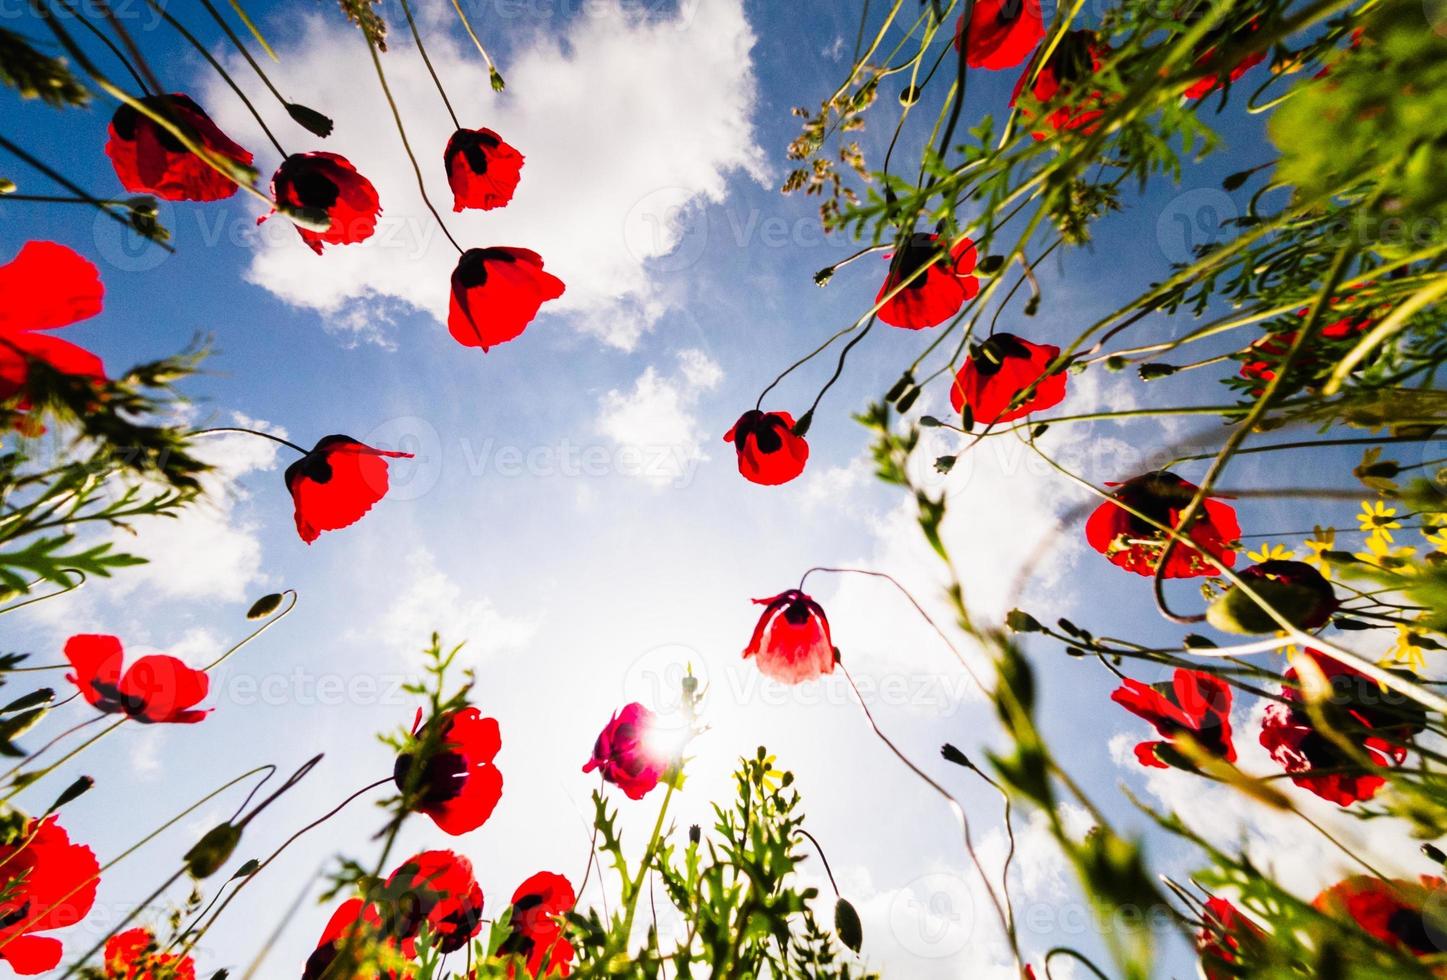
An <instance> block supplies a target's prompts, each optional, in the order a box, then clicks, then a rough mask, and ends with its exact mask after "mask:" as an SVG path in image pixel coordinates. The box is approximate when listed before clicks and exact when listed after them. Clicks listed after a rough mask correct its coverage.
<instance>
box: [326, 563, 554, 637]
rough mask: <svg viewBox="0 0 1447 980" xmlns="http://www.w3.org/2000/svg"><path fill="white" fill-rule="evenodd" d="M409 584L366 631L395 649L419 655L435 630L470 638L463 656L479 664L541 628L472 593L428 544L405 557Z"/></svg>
mask: <svg viewBox="0 0 1447 980" xmlns="http://www.w3.org/2000/svg"><path fill="white" fill-rule="evenodd" d="M400 577H401V578H402V580H404V581H406V582H407V583H409V584H408V586H407V588H406V589H405V590H403V591H402V593H401V594H400V595H399V596H398V597H397V599H396V600H395V601H394V602H393V603H392V605H391V607H390V608H389V609H388V610H387V611H386V613H384V614H383V615H382V617H381V618H380V619H379V620H378V621H377V623H376V624H375V625H374V626H373V627H372V628H370V629H368V630H367V631H366V632H365V634H353V638H357V637H358V636H362V635H364V636H365V638H366V639H367V640H368V641H369V642H370V641H373V640H380V641H381V642H382V643H383V644H384V645H386V646H387V647H389V648H391V649H392V650H393V651H395V652H397V653H399V654H403V655H409V656H415V654H416V653H417V651H419V650H421V649H422V647H423V646H424V644H426V642H427V637H428V636H429V635H431V634H432V633H433V632H434V631H435V632H437V633H438V634H439V635H441V637H442V640H443V642H444V643H461V642H462V641H464V640H465V641H467V645H466V647H464V648H463V655H462V659H463V660H465V661H466V662H468V663H470V664H476V663H478V662H480V661H481V660H483V659H485V658H487V657H488V656H491V655H492V654H495V653H498V652H501V651H503V650H512V649H516V648H518V647H521V646H524V645H525V644H527V642H528V641H529V640H531V639H532V637H533V634H534V633H536V632H537V628H538V624H537V623H536V622H533V621H530V620H525V619H518V618H513V617H510V616H506V615H504V614H502V613H500V612H498V610H497V608H496V607H495V606H494V605H493V604H492V602H491V601H490V600H489V599H486V598H482V597H470V596H468V595H466V594H465V593H464V591H463V588H462V586H461V585H459V584H458V583H457V582H456V581H455V580H454V579H453V578H451V577H450V576H449V575H448V574H447V573H446V572H444V571H442V570H441V569H440V568H438V567H437V559H436V558H435V556H434V555H433V554H432V553H431V552H430V551H428V550H427V549H425V548H417V549H415V550H414V551H413V552H412V553H411V554H410V555H408V556H407V559H406V562H405V566H404V571H403V574H402V575H401V576H400Z"/></svg>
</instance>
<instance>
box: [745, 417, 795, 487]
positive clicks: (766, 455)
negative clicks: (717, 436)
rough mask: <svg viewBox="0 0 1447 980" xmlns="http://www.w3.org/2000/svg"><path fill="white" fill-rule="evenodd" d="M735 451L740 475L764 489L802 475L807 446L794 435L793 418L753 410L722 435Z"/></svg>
mask: <svg viewBox="0 0 1447 980" xmlns="http://www.w3.org/2000/svg"><path fill="white" fill-rule="evenodd" d="M724 442H731V443H733V445H734V448H735V449H736V450H737V451H738V456H739V473H740V474H742V475H743V477H744V479H746V480H748V481H749V482H750V483H758V484H762V485H763V486H766V487H773V486H778V485H779V484H781V483H788V482H789V481H790V480H792V479H794V477H796V476H798V475H799V474H800V473H802V472H804V464H805V463H807V462H808V461H809V444H808V443H807V442H805V441H804V437H803V436H796V435H794V416H792V415H790V414H789V413H788V412H760V411H758V410H757V409H753V410H750V411H747V412H745V413H744V414H742V415H740V416H739V420H738V421H737V422H735V423H734V427H733V428H732V429H729V431H728V432H727V433H726V434H725V435H724Z"/></svg>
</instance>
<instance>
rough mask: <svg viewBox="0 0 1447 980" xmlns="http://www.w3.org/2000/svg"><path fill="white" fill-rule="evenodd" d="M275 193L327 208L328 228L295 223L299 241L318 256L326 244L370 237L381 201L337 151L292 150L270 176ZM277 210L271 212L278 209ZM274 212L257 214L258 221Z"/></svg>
mask: <svg viewBox="0 0 1447 980" xmlns="http://www.w3.org/2000/svg"><path fill="white" fill-rule="evenodd" d="M271 196H272V197H273V198H275V199H276V201H277V203H278V204H283V205H287V206H289V207H292V208H306V209H308V210H310V211H316V212H325V213H326V216H327V219H328V220H329V221H330V222H331V224H329V225H328V226H327V229H326V230H325V231H314V230H312V229H311V228H303V227H302V226H301V225H297V226H296V230H297V234H299V235H301V240H302V241H304V242H306V243H307V246H308V247H310V248H311V250H312V251H313V252H315V253H317V254H318V255H321V254H322V246H324V245H350V244H353V243H355V242H363V241H366V240H367V239H368V238H371V237H372V232H374V231H376V230H377V215H379V214H381V212H382V204H381V202H380V201H379V200H378V199H377V189H376V188H375V187H373V186H372V182H371V181H370V180H368V179H367V178H366V177H363V176H362V175H361V174H359V173H357V168H356V167H354V166H352V164H351V162H350V161H348V160H347V158H346V157H343V156H338V155H337V154H335V153H325V152H322V151H317V152H314V153H293V154H292V155H291V156H289V157H287V158H286V159H285V160H283V161H282V162H281V166H280V167H277V168H276V173H275V174H273V175H272V178H271ZM274 213H275V212H273V214H274ZM269 217H270V215H262V216H261V217H260V218H257V219H256V223H257V224H260V223H261V222H263V221H265V220H266V219H267V218H269Z"/></svg>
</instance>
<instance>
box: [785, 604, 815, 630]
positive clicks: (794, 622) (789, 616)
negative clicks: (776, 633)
mask: <svg viewBox="0 0 1447 980" xmlns="http://www.w3.org/2000/svg"><path fill="white" fill-rule="evenodd" d="M784 619H785V620H787V621H788V623H789V625H790V626H803V625H804V624H805V623H807V622H808V621H809V606H808V604H807V603H805V602H803V601H801V600H799V599H793V600H790V602H789V604H788V605H787V606H785V607H784Z"/></svg>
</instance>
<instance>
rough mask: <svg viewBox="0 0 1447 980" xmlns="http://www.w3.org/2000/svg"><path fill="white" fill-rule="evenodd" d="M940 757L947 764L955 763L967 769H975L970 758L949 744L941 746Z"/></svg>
mask: <svg viewBox="0 0 1447 980" xmlns="http://www.w3.org/2000/svg"><path fill="white" fill-rule="evenodd" d="M940 755H941V756H942V757H943V758H944V760H945V761H946V762H953V763H954V764H955V765H957V766H964V767H965V768H966V769H973V768H975V766H974V764H973V763H972V762H970V759H969V757H968V756H967V755H965V754H964V753H963V752H961V751H960V750H959V749H957V748H955V746H954V745H952V744H950V743H949V742H946V743H945V744H944V745H942V746H940Z"/></svg>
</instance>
